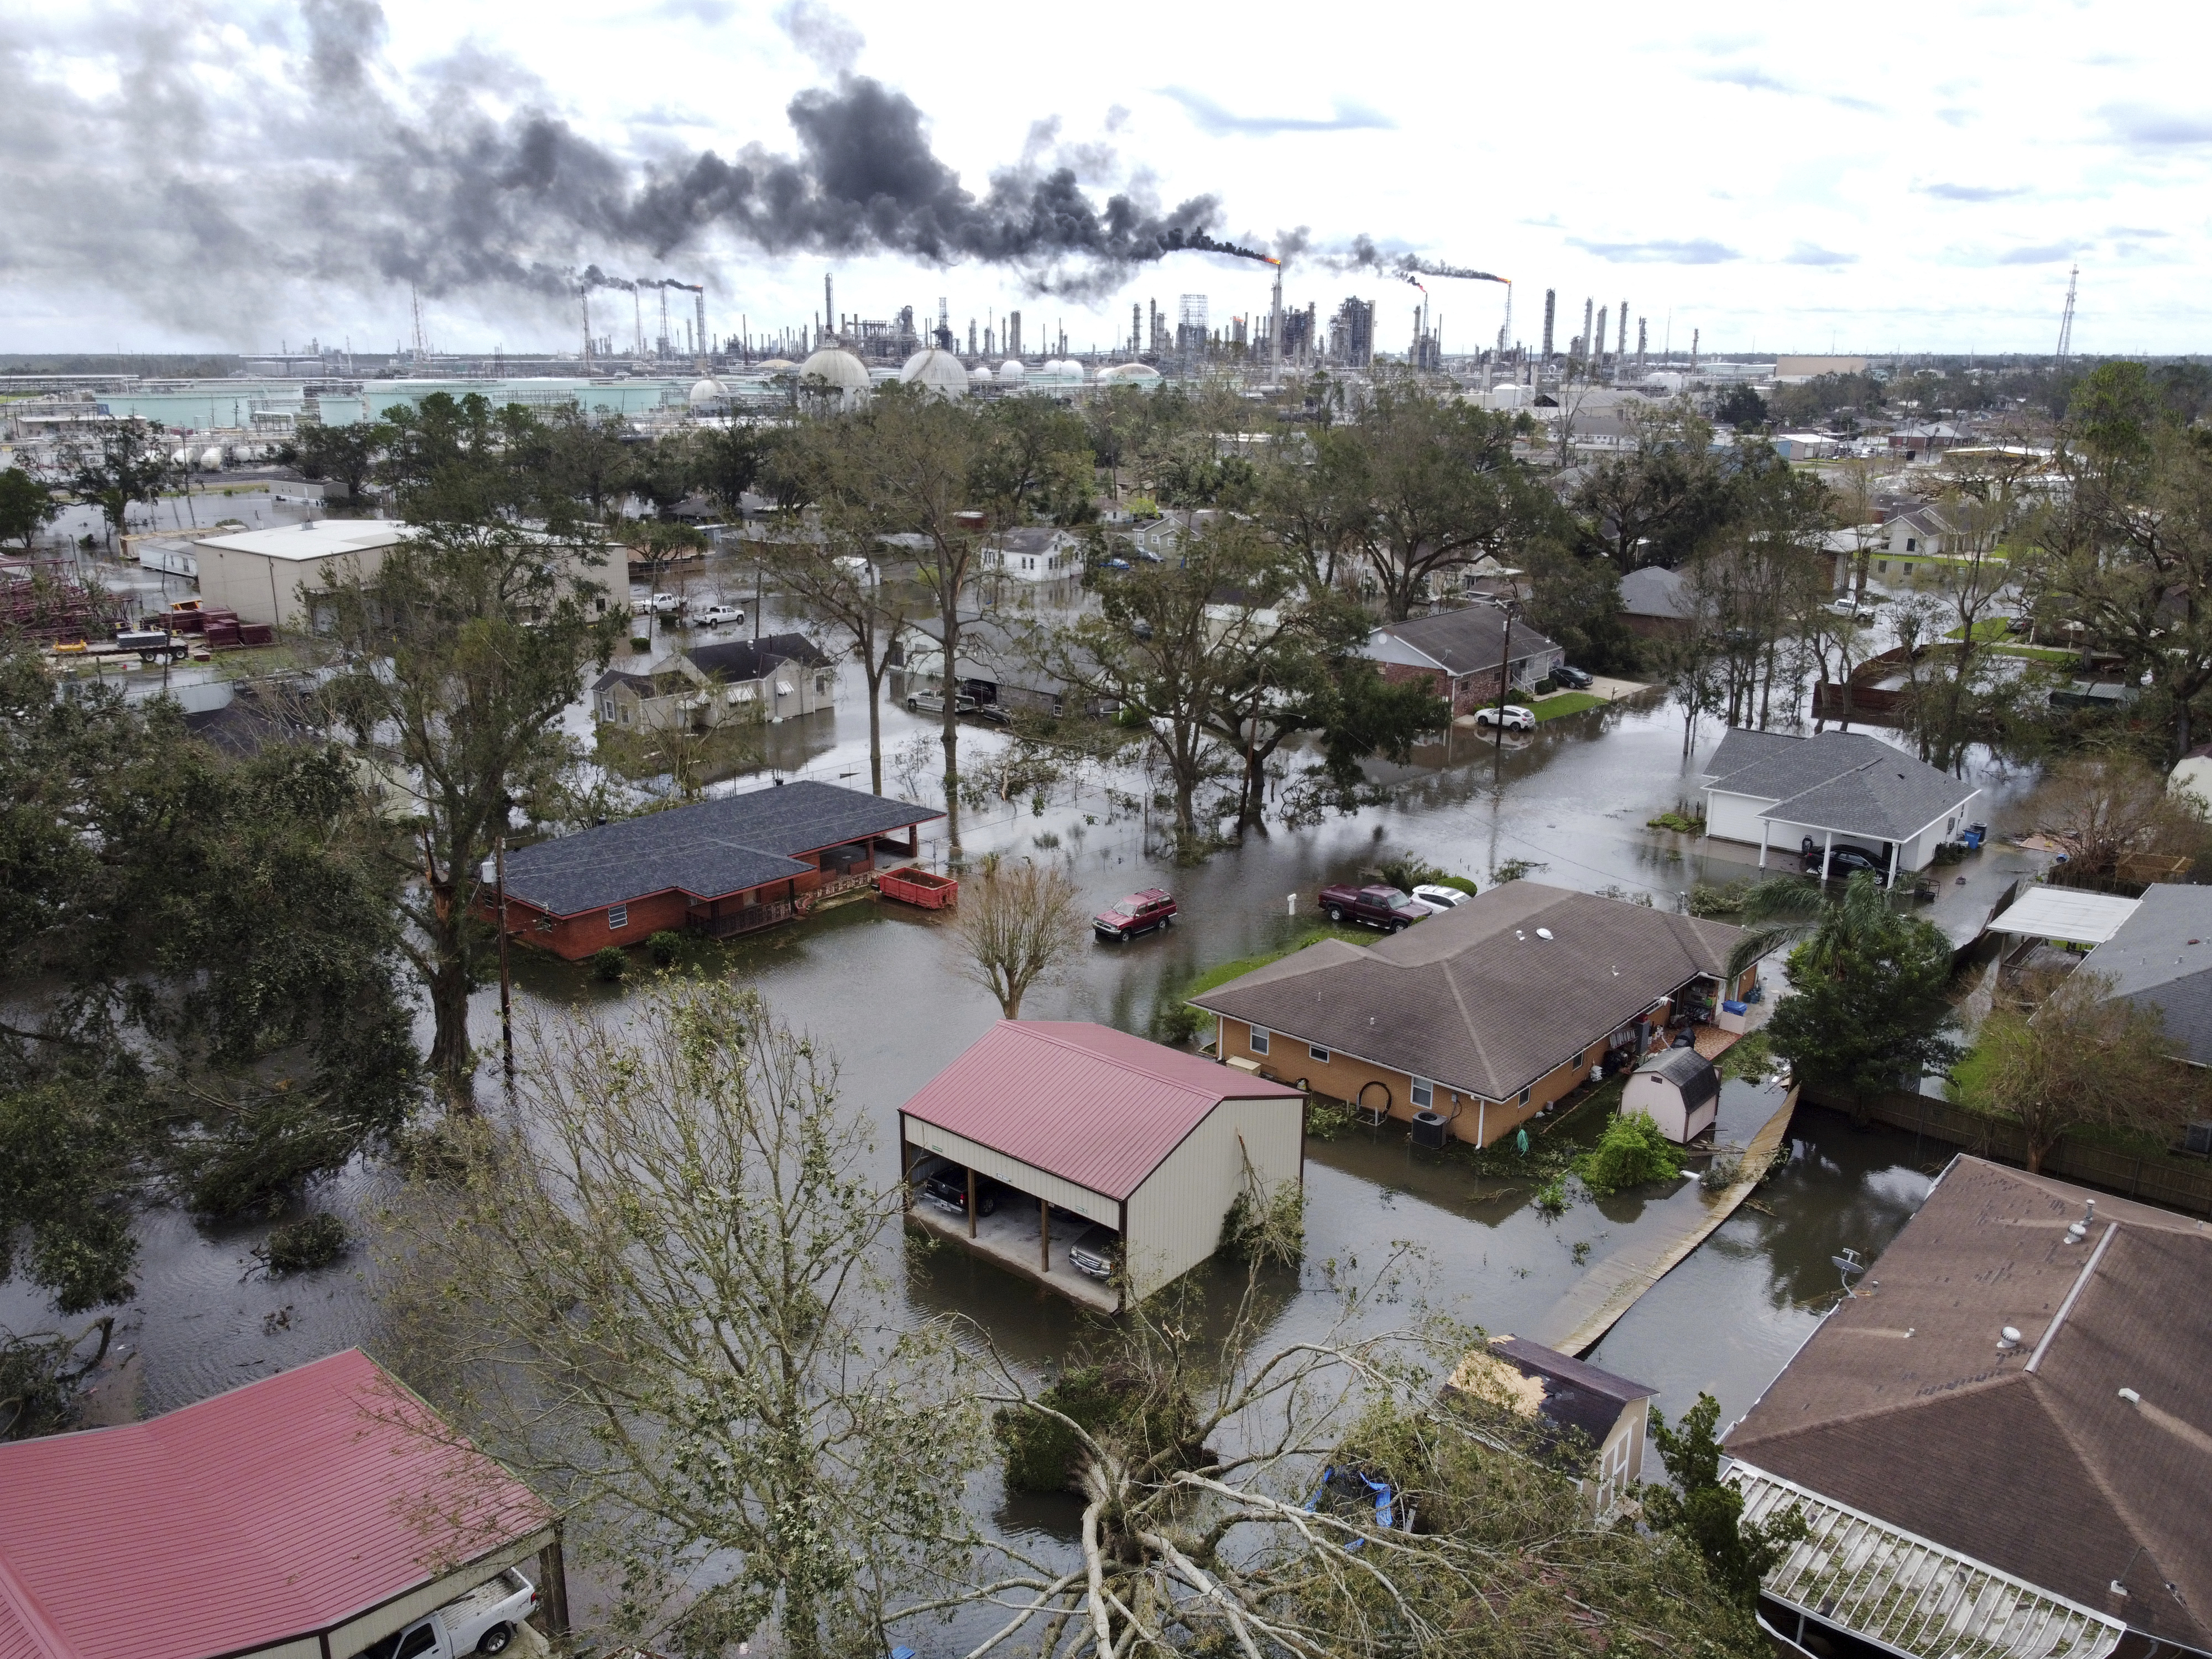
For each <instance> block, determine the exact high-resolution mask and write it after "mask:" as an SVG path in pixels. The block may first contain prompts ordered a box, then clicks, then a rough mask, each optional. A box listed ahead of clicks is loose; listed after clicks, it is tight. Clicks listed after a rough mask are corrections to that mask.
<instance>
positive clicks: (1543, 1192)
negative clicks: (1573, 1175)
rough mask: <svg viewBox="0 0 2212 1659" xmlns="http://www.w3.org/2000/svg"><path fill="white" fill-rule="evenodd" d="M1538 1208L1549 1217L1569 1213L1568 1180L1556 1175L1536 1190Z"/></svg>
mask: <svg viewBox="0 0 2212 1659" xmlns="http://www.w3.org/2000/svg"><path fill="white" fill-rule="evenodd" d="M1536 1207H1537V1208H1538V1209H1539V1210H1541V1211H1542V1212H1544V1213H1545V1214H1546V1215H1548V1216H1562V1215H1565V1213H1566V1212H1567V1178H1566V1176H1563V1175H1555V1176H1553V1177H1552V1178H1551V1179H1550V1180H1549V1181H1547V1182H1545V1183H1544V1184H1543V1185H1542V1186H1541V1187H1539V1188H1536Z"/></svg>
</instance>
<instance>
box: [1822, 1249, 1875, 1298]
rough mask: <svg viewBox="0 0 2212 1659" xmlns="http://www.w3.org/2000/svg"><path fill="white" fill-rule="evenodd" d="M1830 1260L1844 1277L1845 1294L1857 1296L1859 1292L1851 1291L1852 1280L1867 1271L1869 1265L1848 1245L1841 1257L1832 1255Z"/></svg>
mask: <svg viewBox="0 0 2212 1659" xmlns="http://www.w3.org/2000/svg"><path fill="white" fill-rule="evenodd" d="M1828 1260H1829V1261H1830V1262H1831V1263H1832V1264H1833V1266H1834V1267H1835V1269H1836V1271H1837V1272H1838V1273H1841V1274H1843V1276H1844V1295H1845V1296H1856V1295H1857V1291H1854V1290H1852V1289H1851V1280H1852V1279H1856V1278H1857V1277H1858V1275H1859V1274H1861V1273H1864V1272H1865V1271H1866V1270H1867V1264H1866V1263H1865V1262H1864V1261H1862V1260H1861V1259H1860V1257H1859V1253H1858V1252H1857V1250H1855V1249H1851V1247H1850V1245H1848V1244H1846V1245H1845V1246H1844V1253H1843V1254H1842V1255H1832V1256H1830V1257H1829V1258H1828Z"/></svg>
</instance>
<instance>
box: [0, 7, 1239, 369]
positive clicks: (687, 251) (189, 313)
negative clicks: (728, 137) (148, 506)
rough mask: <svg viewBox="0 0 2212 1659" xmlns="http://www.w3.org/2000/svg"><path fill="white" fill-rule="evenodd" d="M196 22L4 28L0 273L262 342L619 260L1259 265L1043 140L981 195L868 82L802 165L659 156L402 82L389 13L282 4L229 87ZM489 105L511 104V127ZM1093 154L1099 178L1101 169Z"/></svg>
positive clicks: (828, 94) (1096, 269)
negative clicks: (261, 77) (407, 288)
mask: <svg viewBox="0 0 2212 1659" xmlns="http://www.w3.org/2000/svg"><path fill="white" fill-rule="evenodd" d="M798 11H799V9H794V12H795V15H796V14H797V12H798ZM806 15H810V16H811V13H809V14H806ZM185 16H186V17H189V16H191V14H185ZM263 21H266V22H268V23H269V24H270V27H271V29H272V32H282V33H284V34H286V35H288V36H289V37H290V38H292V40H293V56H292V58H291V60H290V61H289V64H286V65H284V66H283V71H282V72H281V73H279V74H276V75H274V76H271V77H270V79H269V80H268V81H267V82H264V83H262V84H259V85H252V84H248V85H246V86H243V87H241V86H240V85H239V84H236V83H235V82H234V83H232V84H230V85H228V86H223V87H222V89H221V90H220V91H219V92H218V91H215V90H211V89H210V88H212V87H215V86H217V85H220V84H221V83H220V82H219V81H218V79H217V77H216V73H215V71H216V70H217V69H220V70H222V72H223V73H225V74H228V75H234V76H235V75H237V74H239V73H240V70H239V67H238V63H237V59H236V55H235V53H234V49H233V47H232V46H231V44H230V41H229V40H228V39H227V38H224V37H223V36H221V35H219V34H218V33H217V29H218V24H217V22H216V21H201V22H198V23H196V24H185V25H180V24H179V14H176V13H174V12H173V10H172V9H160V10H159V11H157V10H156V9H155V8H153V7H151V6H146V7H144V9H143V10H141V11H140V12H138V13H137V15H136V16H135V17H131V16H129V15H126V17H125V22H124V23H123V24H122V25H121V26H120V27H118V25H117V24H116V23H115V21H114V18H113V15H112V14H107V13H102V14H100V15H99V16H98V17H96V18H94V17H91V16H88V17H87V18H86V19H85V20H84V21H77V22H72V21H68V20H67V19H65V18H64V19H63V20H60V21H55V20H52V19H51V18H35V19H34V18H33V16H32V15H31V13H30V11H29V9H17V10H16V11H15V13H14V14H13V15H12V17H11V18H10V19H9V21H0V102H4V104H5V106H6V107H7V108H8V109H9V120H8V121H7V122H5V123H4V124H0V214H4V216H5V222H6V224H7V227H8V229H7V233H6V234H5V235H4V236H0V278H4V279H5V280H8V281H9V282H11V283H17V284H21V285H26V286H32V285H35V286H36V287H38V288H40V289H46V290H48V291H53V292H69V291H72V290H75V291H82V290H84V289H109V290H119V291H121V293H122V294H123V295H125V298H126V299H127V300H128V301H130V302H131V304H133V305H134V306H135V307H137V308H138V309H140V310H141V311H143V312H144V313H146V314H148V315H149V316H151V317H154V318H156V319H161V320H162V321H165V322H168V323H172V324H173V325H179V326H180V327H184V328H186V329H191V330H192V331H205V330H207V329H209V328H210V327H214V328H220V329H224V330H225V331H229V332H234V333H239V334H255V333H258V332H259V331H260V329H261V328H262V327H264V326H265V325H266V322H267V319H269V318H270V317H271V316H272V315H276V314H281V308H280V305H279V300H280V296H282V295H283V294H284V293H285V292H286V290H289V289H300V288H306V289H350V290H352V291H354V292H356V293H362V294H371V293H379V292H382V293H388V292H389V291H390V288H391V286H392V285H393V284H399V283H412V284H414V285H416V287H417V288H418V289H420V290H421V292H422V294H423V295H425V296H426V297H431V298H436V297H440V296H445V295H471V294H475V293H480V292H484V291H487V290H505V291H507V293H508V294H509V295H513V294H515V293H520V294H521V295H534V296H538V303H537V305H536V306H535V307H534V308H535V309H538V311H540V312H541V313H544V314H547V315H549V316H550V315H553V314H557V313H559V312H561V311H562V309H564V307H565V299H566V296H572V295H574V293H575V292H576V290H577V289H578V288H579V287H580V286H583V285H588V284H591V283H602V284H607V285H611V286H615V287H618V288H628V287H630V286H631V285H632V284H631V279H623V278H612V277H609V276H606V275H605V272H604V271H602V270H599V266H601V265H605V266H609V267H614V268H619V265H620V264H629V262H630V261H632V260H635V262H636V264H661V265H663V266H664V267H665V266H666V265H667V264H678V268H679V269H680V268H682V262H689V264H690V267H691V270H693V271H694V272H696V271H698V270H701V269H702V268H705V269H707V270H714V269H717V268H719V266H720V264H721V263H722V261H723V260H724V259H725V258H727V257H728V256H731V255H732V254H736V253H740V252H742V251H743V250H746V249H750V250H754V251H757V252H763V253H767V254H770V255H797V254H805V255H813V256H831V257H836V256H857V255H865V254H873V253H887V254H892V255H896V256H902V257H904V258H909V259H913V260H916V261H919V262H921V263H923V264H934V265H950V264H957V263H962V262H969V261H973V262H981V263H986V264H997V265H1000V266H1005V267H1008V268H1011V269H1012V270H1015V271H1018V273H1019V274H1020V276H1021V278H1022V279H1023V281H1024V283H1025V284H1026V285H1027V286H1028V287H1029V288H1030V289H1032V290H1033V291H1036V292H1040V293H1054V294H1060V295H1068V296H1070V297H1073V298H1085V297H1090V296H1092V295H1098V294H1101V293H1103V292H1106V291H1109V290H1111V289H1114V288H1115V287H1117V286H1119V285H1120V284H1121V283H1122V282H1123V281H1124V280H1126V278H1127V276H1128V274H1129V272H1130V271H1131V270H1133V269H1134V268H1137V267H1139V266H1141V265H1144V264H1148V263H1150V262H1152V261H1154V260H1158V259H1159V258H1163V257H1164V256H1165V255H1167V254H1170V253H1174V252H1182V251H1190V252H1206V253H1218V254H1225V255H1229V256H1231V257H1234V258H1245V259H1263V260H1264V259H1266V258H1268V256H1267V254H1265V253H1261V252H1256V251H1255V250H1254V249H1251V248H1249V247H1245V246H1240V245H1238V244H1237V243H1234V242H1228V241H1221V240H1216V238H1215V234H1214V233H1215V232H1216V231H1217V230H1218V228H1219V226H1220V221H1221V210H1220V204H1219V202H1218V199H1217V198H1216V197H1212V196H1210V195H1208V196H1197V197H1191V198H1190V199H1189V200H1188V201H1185V202H1182V203H1181V204H1178V205H1176V206H1175V207H1172V208H1162V207H1159V206H1157V205H1155V204H1152V203H1150V202H1148V201H1146V199H1144V198H1143V197H1142V196H1141V195H1140V194H1139V193H1135V192H1122V193H1118V194H1111V195H1108V196H1106V197H1105V198H1104V200H1103V202H1102V201H1099V200H1097V199H1094V197H1093V196H1092V195H1091V193H1089V192H1087V191H1085V189H1084V187H1083V185H1082V184H1081V183H1080V181H1079V173H1078V168H1077V167H1075V166H1071V165H1066V157H1064V156H1063V157H1062V158H1061V159H1060V161H1059V162H1057V163H1055V161H1054V159H1053V156H1052V155H1042V154H1037V153H1035V152H1036V149H1038V147H1037V146H1035V145H1033V146H1032V153H1031V154H1030V155H1025V156H1024V159H1023V160H1022V161H1019V162H1018V163H1017V164H1015V165H1012V166H1009V167H1005V168H1003V169H1000V171H998V172H996V173H993V174H992V175H991V177H990V179H989V180H988V183H987V187H986V188H985V189H983V190H982V191H980V192H977V191H970V190H969V189H967V188H965V187H964V186H963V185H962V183H961V181H960V179H959V176H958V175H957V173H955V172H954V170H953V169H952V168H951V167H949V166H947V165H946V164H945V162H944V161H940V160H939V158H938V156H937V155H935V153H934V152H933V149H932V148H931V146H930V143H929V140H928V137H927V133H926V132H925V131H924V130H923V118H922V112H921V110H920V109H919V108H918V107H917V106H915V103H914V102H913V100H910V99H908V97H907V96H906V95H905V94H902V93H900V92H898V91H896V90H895V89H893V88H889V87H886V86H884V85H883V84H882V83H881V82H878V81H875V80H872V79H870V78H868V77H866V76H854V75H850V74H846V75H842V76H839V77H838V78H837V79H836V82H835V83H834V84H832V85H829V86H823V87H817V88H812V89H811V90H809V91H806V92H803V93H801V94H799V96H797V97H796V98H794V99H793V100H791V103H790V105H789V106H788V108H787V112H786V113H787V116H788V118H789V120H790V123H791V126H792V130H793V134H794V137H795V140H796V144H795V148H794V149H791V150H789V151H787V152H786V151H778V150H773V149H769V148H767V147H765V146H762V145H748V146H745V147H744V148H743V149H738V150H736V151H734V152H732V153H731V154H728V155H723V154H721V153H720V152H718V151H715V150H706V151H702V152H698V153H696V154H664V155H659V156H654V157H648V158H647V159H646V160H644V161H635V160H632V159H630V158H629V157H626V156H623V155H617V154H616V153H614V152H613V151H611V150H610V149H607V148H605V147H604V146H603V145H601V144H599V143H596V142H594V141H593V140H592V139H591V138H589V137H586V136H585V135H584V134H582V133H580V132H579V131H577V130H576V129H575V128H574V127H573V126H571V125H569V124H568V122H567V121H566V120H564V119H563V118H562V117H561V115H560V114H558V113H557V112H555V111H554V110H553V109H552V107H551V104H552V100H551V99H550V97H549V96H548V95H547V94H546V93H545V90H544V88H542V87H540V86H538V85H537V84H536V83H535V82H532V80H531V78H530V77H529V76H527V74H526V72H524V71H523V70H520V69H519V68H518V67H517V66H516V65H514V64H511V63H507V62H504V61H500V60H495V59H489V58H484V57H483V56H481V55H477V56H471V55H470V54H468V53H467V52H463V53H461V54H459V55H456V56H455V57H453V58H449V59H447V60H446V61H445V62H443V63H441V64H438V65H436V66H435V67H434V68H433V69H432V70H429V71H428V72H426V73H425V74H424V75H422V76H418V77H416V79H415V80H414V81H413V82H409V83H406V84H404V85H403V84H400V83H399V82H398V81H397V79H396V77H395V76H394V74H393V72H392V70H391V69H390V67H389V65H388V64H386V62H385V60H384V58H383V57H382V46H383V38H384V28H385V25H384V16H383V14H382V11H381V10H380V8H379V7H378V5H377V4H376V3H375V0H301V9H300V10H299V11H298V12H297V13H296V14H294V13H285V14H281V15H270V16H268V17H267V18H266V19H264V20H263ZM818 23H819V19H816V20H815V24H810V25H809V27H816V25H818ZM819 32H820V31H819V27H817V33H819ZM836 44H837V43H836V42H831V43H830V45H831V46H836ZM823 50H824V52H828V51H829V47H824V48H823ZM838 50H841V51H842V47H838ZM56 62H64V63H69V62H74V63H76V64H84V63H87V62H94V63H100V64H105V65H106V68H107V69H108V70H111V71H112V75H111V76H109V77H108V81H109V83H112V84H113V85H116V86H118V87H119V88H123V90H121V91H119V92H117V93H115V94H106V93H102V92H97V91H81V90H78V89H77V88H79V87H81V86H96V85H99V84H101V83H102V82H101V79H100V77H97V76H78V77H65V76H64V75H63V74H61V73H58V72H56V71H55V70H53V69H52V67H51V65H52V64H54V63H56ZM495 98H496V99H497V100H498V101H499V103H500V105H501V107H502V108H503V109H506V110H511V111H513V112H512V113H497V112H495V111H494V110H493V109H492V108H491V107H489V106H490V105H491V103H492V102H493V100H494V99H495ZM1077 159H1078V161H1079V162H1081V163H1082V164H1083V165H1084V166H1085V173H1086V175H1088V174H1090V173H1093V172H1095V164H1096V162H1097V155H1095V154H1093V153H1091V152H1090V151H1088V150H1086V151H1085V154H1084V155H1081V156H1079V157H1078V158H1077ZM632 268H633V269H635V265H633V267H632ZM487 297H488V298H489V297H490V296H489V295H487ZM97 303H98V302H97V301H88V304H97Z"/></svg>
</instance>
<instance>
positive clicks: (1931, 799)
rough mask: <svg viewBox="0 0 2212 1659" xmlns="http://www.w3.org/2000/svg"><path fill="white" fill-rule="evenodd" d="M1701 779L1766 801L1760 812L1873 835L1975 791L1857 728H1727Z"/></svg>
mask: <svg viewBox="0 0 2212 1659" xmlns="http://www.w3.org/2000/svg"><path fill="white" fill-rule="evenodd" d="M1705 785H1706V787H1708V788H1711V789H1718V790H1720V791H1722V792H1723V793H1727V794H1732V795H1748V796H1750V797H1752V798H1753V799H1755V800H1764V801H1765V802H1767V803H1768V808H1767V810H1766V811H1765V812H1763V813H1761V814H1760V816H1761V817H1768V818H1774V819H1778V820H1780V821H1782V822H1784V823H1808V824H1814V825H1817V826H1819V827H1820V828H1821V829H1833V830H1835V831H1836V832H1837V833H1838V834H1839V835H1854V836H1872V837H1874V838H1875V839H1876V840H1878V841H1905V840H1907V839H1909V838H1910V837H1911V836H1916V835H1917V834H1919V833H1920V831H1921V830H1923V829H1926V828H1927V827H1928V826H1929V824H1931V823H1934V822H1935V821H1936V819H1938V818H1940V817H1942V816H1943V815H1944V814H1945V813H1947V812H1949V811H1954V809H1956V808H1959V807H1961V806H1964V805H1966V803H1967V802H1968V801H1969V800H1971V799H1973V797H1974V795H1975V794H1976V793H1978V791H1977V790H1976V789H1975V787H1974V786H1973V785H1972V784H1970V783H1965V782H1962V781H1960V780H1959V779H1957V778H1954V777H1953V776H1951V775H1950V774H1949V773H1948V772H1939V771H1937V770H1936V769H1935V768H1934V767H1932V766H1930V765H1929V764H1928V763H1927V762H1925V761H1923V760H1920V759H1918V758H1917V757H1914V756H1911V755H1908V754H1906V753H1905V751H1904V750H1902V749H1899V748H1898V747H1897V746H1896V745H1895V744H1887V743H1884V742H1882V741H1881V739H1880V738H1870V737H1868V736H1866V735H1865V734H1864V733H1863V732H1820V733H1818V734H1816V735H1815V736H1813V737H1810V738H1791V737H1784V736H1783V735H1781V734H1780V733H1778V732H1729V734H1728V736H1727V737H1725V738H1722V739H1721V745H1720V747H1719V748H1718V749H1717V750H1714V752H1713V758H1712V760H1711V763H1710V764H1709V765H1708V766H1707V768H1706V770H1705Z"/></svg>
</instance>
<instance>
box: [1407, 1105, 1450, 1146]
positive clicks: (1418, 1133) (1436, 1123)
mask: <svg viewBox="0 0 2212 1659" xmlns="http://www.w3.org/2000/svg"><path fill="white" fill-rule="evenodd" d="M1413 1145H1415V1146H1426V1147H1429V1148H1431V1150H1432V1151H1435V1152H1442V1151H1443V1149H1444V1117H1443V1114H1442V1113H1441V1112H1416V1113H1414V1114H1413Z"/></svg>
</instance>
